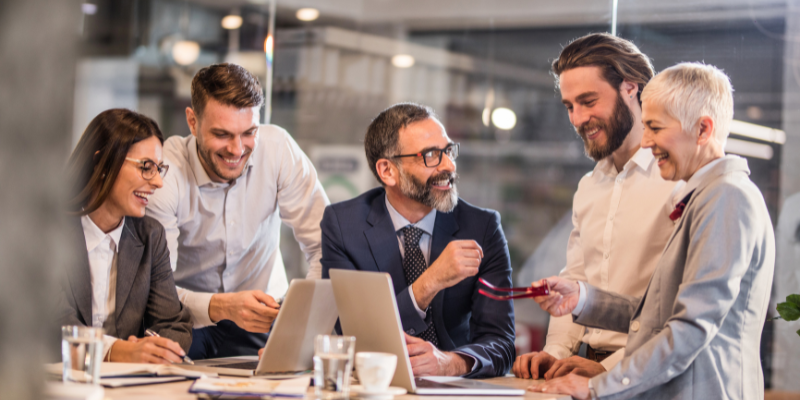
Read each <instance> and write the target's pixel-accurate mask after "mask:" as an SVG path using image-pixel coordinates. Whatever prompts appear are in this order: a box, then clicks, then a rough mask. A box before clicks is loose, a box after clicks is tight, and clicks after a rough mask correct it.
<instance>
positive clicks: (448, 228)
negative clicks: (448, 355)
mask: <svg viewBox="0 0 800 400" xmlns="http://www.w3.org/2000/svg"><path fill="white" fill-rule="evenodd" d="M458 229H459V227H458V223H457V222H456V217H455V212H450V213H441V212H437V213H436V222H435V223H434V225H433V240H431V258H430V263H431V264H433V262H434V261H436V260H437V259H438V258H439V256H440V255H441V254H442V251H444V248H445V247H447V244H448V243H450V242H452V241H453V240H457V238H456V237H455V236H454V234H455V233H456V232H457V231H458ZM446 291H447V289H445V290H442V291H440V292H439V293H437V294H436V296H434V298H433V301H431V311H432V312H433V323H434V324H436V334H437V335H438V336H439V347H441V348H443V349H454V348H455V347H456V346H455V343H453V339H451V338H450V335H448V334H447V328H446V327H445V326H444V315H443V311H444V294H445V292H446Z"/></svg>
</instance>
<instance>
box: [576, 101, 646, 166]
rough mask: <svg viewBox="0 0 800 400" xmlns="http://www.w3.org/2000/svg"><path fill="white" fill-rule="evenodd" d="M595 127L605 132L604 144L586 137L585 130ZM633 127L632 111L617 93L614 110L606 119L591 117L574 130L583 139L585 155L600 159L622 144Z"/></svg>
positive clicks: (595, 159)
mask: <svg viewBox="0 0 800 400" xmlns="http://www.w3.org/2000/svg"><path fill="white" fill-rule="evenodd" d="M597 128H600V129H602V130H603V131H604V132H605V133H606V144H605V145H599V144H596V143H595V142H593V141H590V140H588V139H587V135H586V132H591V131H593V130H595V129H597ZM632 128H633V113H632V112H631V110H630V109H629V108H628V105H627V104H625V101H624V100H622V96H621V95H620V94H619V93H618V94H617V103H616V104H615V105H614V111H613V112H612V113H611V117H610V118H609V119H608V120H598V119H592V120H590V121H589V122H587V123H585V124H583V125H581V126H576V127H575V132H577V133H578V135H579V136H580V137H581V139H583V146H584V151H585V152H586V156H587V157H589V158H591V159H592V160H594V161H600V160H602V159H604V158H606V157H608V156H610V155H611V154H613V153H614V152H615V151H617V149H619V148H620V147H621V146H622V143H624V142H625V138H627V137H628V134H629V133H630V132H631V129H632Z"/></svg>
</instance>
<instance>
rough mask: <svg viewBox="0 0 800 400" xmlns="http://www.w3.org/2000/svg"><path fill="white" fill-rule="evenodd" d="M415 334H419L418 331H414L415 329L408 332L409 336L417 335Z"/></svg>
mask: <svg viewBox="0 0 800 400" xmlns="http://www.w3.org/2000/svg"><path fill="white" fill-rule="evenodd" d="M415 333H417V331H416V330H414V328H411V329H409V330H408V334H409V335H413V334H415Z"/></svg>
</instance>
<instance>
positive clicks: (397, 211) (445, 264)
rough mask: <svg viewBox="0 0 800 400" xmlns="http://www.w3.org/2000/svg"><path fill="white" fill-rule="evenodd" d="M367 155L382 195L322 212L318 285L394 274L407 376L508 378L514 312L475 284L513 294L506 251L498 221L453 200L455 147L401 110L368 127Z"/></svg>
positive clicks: (409, 107)
mask: <svg viewBox="0 0 800 400" xmlns="http://www.w3.org/2000/svg"><path fill="white" fill-rule="evenodd" d="M364 147H365V150H366V153H367V160H368V162H369V166H370V168H371V170H372V172H373V173H374V174H375V177H376V178H377V179H378V181H379V182H380V183H381V185H382V186H383V187H381V188H377V189H373V190H370V191H368V192H366V193H364V194H362V195H361V196H359V197H356V198H355V199H352V200H348V201H344V202H341V203H337V204H334V205H331V206H328V207H327V208H326V209H325V214H324V216H323V218H322V223H321V227H322V276H323V278H328V277H329V276H330V275H329V271H330V270H331V269H333V268H342V269H355V270H362V271H380V272H386V273H389V274H390V275H391V277H392V282H393V283H394V291H395V293H396V294H397V307H398V309H399V312H400V318H401V320H402V324H403V329H404V330H405V332H406V343H407V346H408V353H409V356H410V357H411V366H412V369H413V372H414V375H416V376H421V375H449V376H466V377H469V378H478V377H492V376H502V375H505V374H506V373H507V372H508V371H509V368H510V367H511V364H512V363H513V361H514V308H513V304H512V303H511V302H510V301H495V300H490V299H488V298H486V297H484V296H482V295H480V294H479V293H478V285H479V283H478V278H483V279H485V280H486V281H488V282H489V283H491V284H493V285H495V286H501V287H510V286H511V265H510V263H509V255H508V246H507V243H506V239H505V235H504V234H503V229H502V227H501V226H500V214H498V213H497V212H496V211H494V210H487V209H481V208H477V207H475V206H472V205H471V204H468V203H466V202H465V201H463V200H461V199H459V198H458V192H457V191H456V178H457V175H456V165H455V160H456V158H457V157H458V148H459V145H458V144H457V143H453V142H452V141H451V140H450V138H448V137H447V133H446V132H445V129H444V126H442V124H441V123H440V122H439V121H438V120H437V118H436V116H435V115H434V113H433V110H431V109H430V108H428V107H425V106H420V105H416V104H409V103H404V104H397V105H394V106H392V107H390V108H388V109H386V110H384V111H383V112H382V113H380V114H379V115H378V116H377V117H376V118H375V119H374V120H373V121H372V123H371V124H370V126H369V128H368V129H367V134H366V137H365V140H364ZM365 301H369V299H365Z"/></svg>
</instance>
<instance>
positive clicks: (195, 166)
mask: <svg viewBox="0 0 800 400" xmlns="http://www.w3.org/2000/svg"><path fill="white" fill-rule="evenodd" d="M188 148H189V149H194V151H189V168H191V169H192V172H193V173H194V178H195V180H196V181H197V186H199V187H203V186H205V185H211V186H212V187H217V186H227V185H228V184H227V183H221V182H214V181H212V180H211V177H209V176H208V172H206V169H205V168H204V167H203V164H202V163H201V162H200V154H199V153H198V151H199V148H198V147H197V137H196V136H194V135H192V137H191V138H190V139H189V146H188ZM250 154H251V156H250V157H248V158H247V164H246V165H245V166H244V169H245V171H246V172H245V173H249V172H250V168H251V167H252V166H253V163H254V161H253V156H252V154H253V153H250ZM242 175H244V173H243V174H242Z"/></svg>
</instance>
